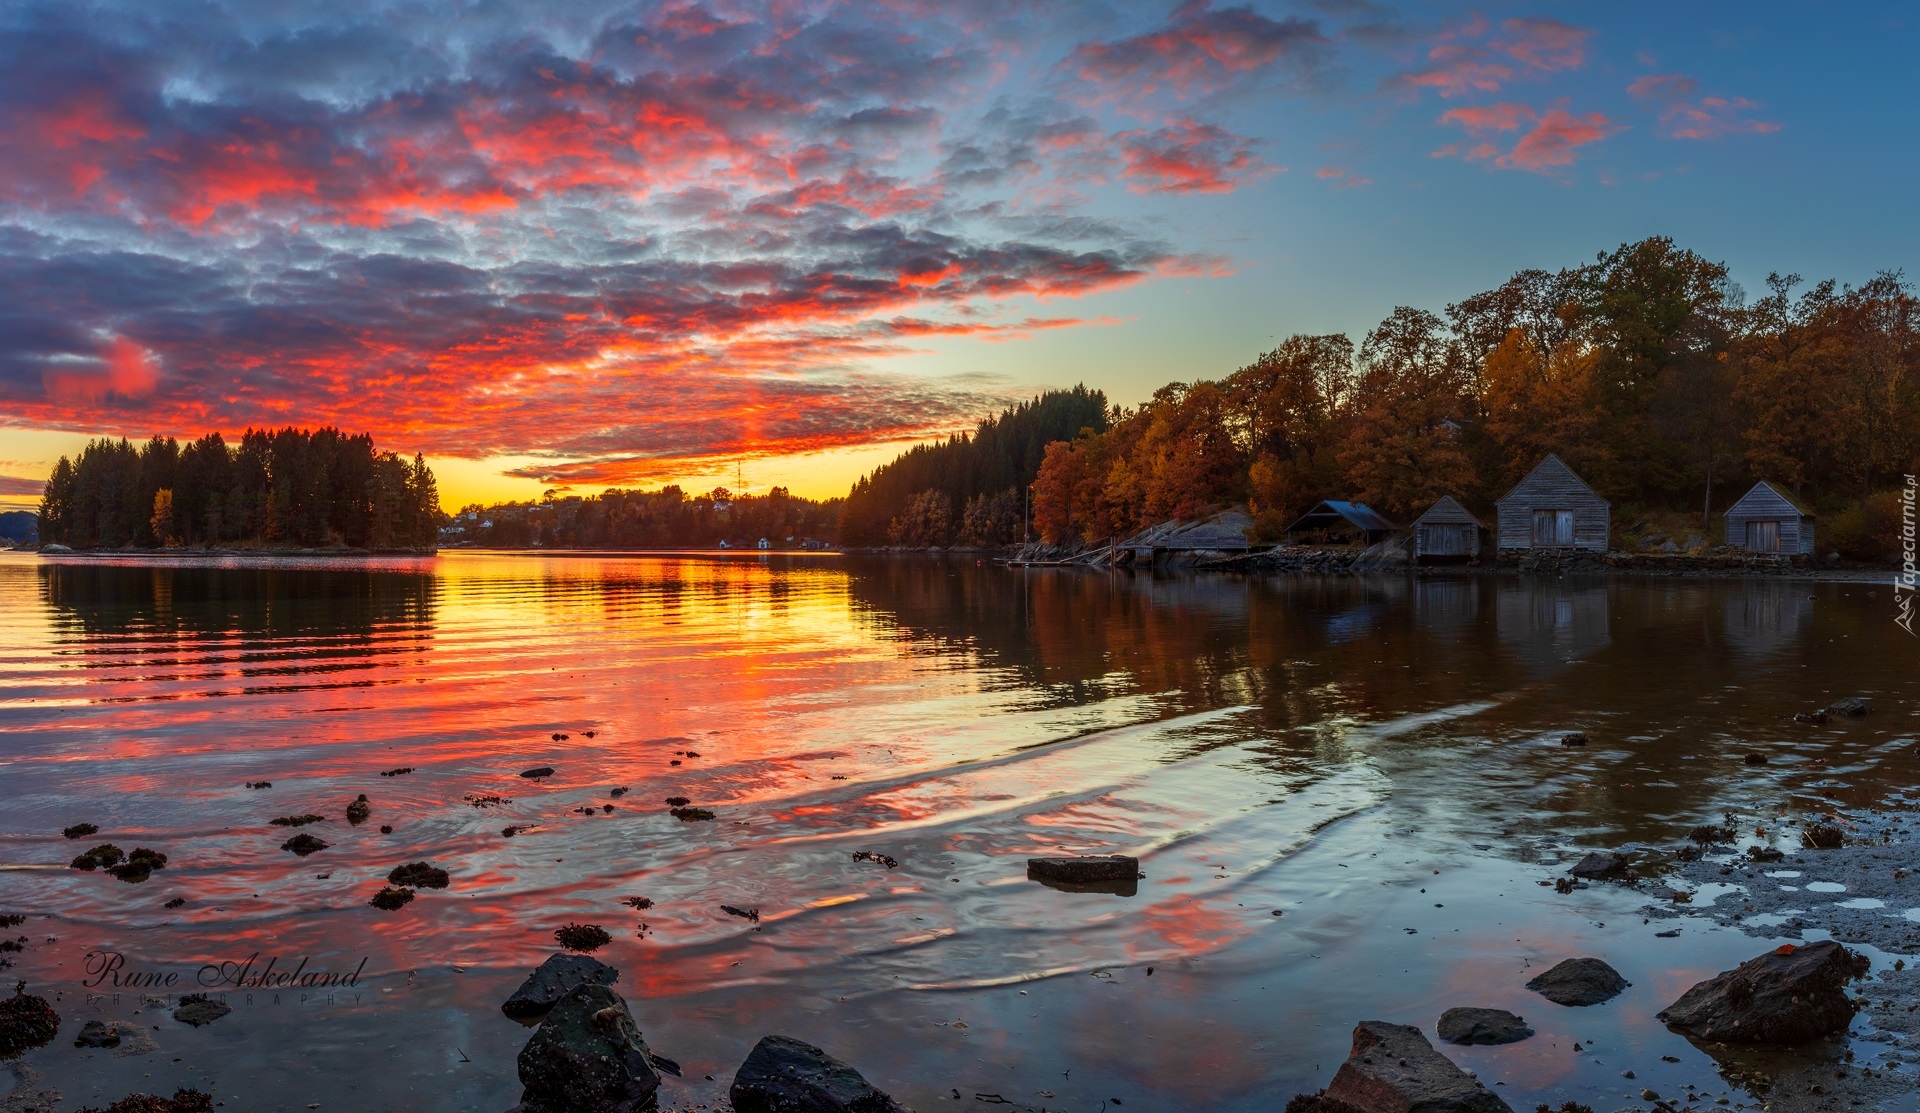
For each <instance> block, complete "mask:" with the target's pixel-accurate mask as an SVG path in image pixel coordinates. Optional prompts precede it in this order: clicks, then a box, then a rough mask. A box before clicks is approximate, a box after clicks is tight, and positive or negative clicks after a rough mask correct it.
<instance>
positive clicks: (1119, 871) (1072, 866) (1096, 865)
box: [1027, 854, 1140, 883]
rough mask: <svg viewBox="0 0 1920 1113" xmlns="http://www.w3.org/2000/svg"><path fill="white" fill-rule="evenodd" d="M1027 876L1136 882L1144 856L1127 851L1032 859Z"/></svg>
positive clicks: (1085, 880)
mask: <svg viewBox="0 0 1920 1113" xmlns="http://www.w3.org/2000/svg"><path fill="white" fill-rule="evenodd" d="M1027 876H1028V877H1030V878H1033V879H1035V880H1044V881H1066V882H1080V883H1084V882H1089V881H1133V880H1137V879H1138V878H1139V877H1140V859H1138V858H1130V857H1127V856H1126V855H1124V854H1104V855H1085V856H1082V857H1078V858H1029V859H1027Z"/></svg>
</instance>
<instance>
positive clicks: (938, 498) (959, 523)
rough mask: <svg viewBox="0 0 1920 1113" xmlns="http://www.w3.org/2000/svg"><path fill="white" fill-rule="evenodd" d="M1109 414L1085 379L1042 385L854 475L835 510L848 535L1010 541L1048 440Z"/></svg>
mask: <svg viewBox="0 0 1920 1113" xmlns="http://www.w3.org/2000/svg"><path fill="white" fill-rule="evenodd" d="M1108 420H1109V411H1108V407H1107V396H1106V395H1105V394H1102V393H1101V392H1100V391H1097V390H1088V389H1087V388H1086V387H1085V386H1076V387H1074V388H1073V389H1071V390H1055V391H1048V392H1047V393H1045V394H1042V395H1040V396H1038V397H1036V398H1033V399H1031V400H1029V401H1026V402H1022V403H1020V404H1019V405H1016V406H1014V407H1013V408H1011V409H1008V410H1005V411H1002V412H1001V413H1000V414H998V415H997V416H992V415H990V416H988V417H987V418H986V419H984V420H983V421H981V422H980V424H979V425H978V426H977V427H976V428H975V429H974V431H973V432H972V433H970V434H969V433H959V434H956V435H954V436H953V437H950V438H948V439H947V440H945V441H941V442H936V443H933V444H922V445H915V446H914V447H912V448H910V449H908V450H907V451H906V452H904V453H901V454H900V456H899V457H897V458H896V459H894V460H893V461H892V462H891V463H887V464H883V465H881V466H880V467H878V468H875V469H874V472H873V474H872V475H870V476H866V477H863V478H862V479H861V480H860V481H859V482H857V483H855V484H854V485H853V490H852V491H851V492H850V493H849V494H848V495H847V500H846V509H845V511H844V512H843V513H842V515H841V518H840V538H841V540H842V541H844V542H845V543H846V544H848V545H910V546H927V545H949V544H963V545H1006V544H1015V543H1018V542H1019V541H1020V539H1021V536H1022V533H1023V530H1024V529H1025V527H1026V524H1027V517H1026V515H1027V513H1028V507H1027V506H1026V505H1025V492H1026V488H1027V485H1028V484H1030V483H1032V482H1033V481H1034V478H1035V477H1036V476H1037V475H1038V474H1039V472H1040V465H1041V462H1042V461H1043V460H1044V459H1045V458H1046V454H1047V446H1048V445H1050V444H1053V443H1055V442H1059V441H1070V440H1073V439H1074V438H1076V437H1078V436H1080V435H1081V434H1082V433H1088V434H1099V433H1102V432H1104V431H1105V430H1106V428H1107V423H1108Z"/></svg>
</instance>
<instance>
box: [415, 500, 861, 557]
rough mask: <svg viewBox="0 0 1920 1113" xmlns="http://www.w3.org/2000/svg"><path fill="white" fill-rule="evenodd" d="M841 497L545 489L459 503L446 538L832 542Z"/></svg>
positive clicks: (521, 542)
mask: <svg viewBox="0 0 1920 1113" xmlns="http://www.w3.org/2000/svg"><path fill="white" fill-rule="evenodd" d="M841 502H842V500H840V499H829V500H827V501H825V502H816V501H814V500H812V499H805V498H797V497H795V496H793V495H790V494H788V493H787V489H786V488H784V487H775V488H773V489H772V490H770V491H768V492H767V493H766V494H764V495H745V494H742V495H736V494H734V493H732V492H731V491H729V490H727V488H725V487H716V488H714V489H713V490H712V491H709V492H707V493H706V494H699V495H688V494H687V493H686V492H685V491H683V490H681V489H680V488H679V487H678V486H669V487H664V488H662V489H660V490H658V491H630V490H622V489H620V488H613V489H610V490H607V491H605V492H602V493H601V494H598V495H589V496H578V495H569V496H562V495H560V494H558V493H557V492H554V491H549V492H547V493H546V495H545V496H544V497H543V498H542V499H540V500H539V501H537V502H535V501H527V502H507V503H497V504H494V505H491V506H482V505H479V504H474V505H471V506H466V507H462V508H461V511H460V513H459V514H457V515H455V516H454V519H453V523H452V526H451V528H450V530H449V531H448V532H449V538H448V539H449V541H450V542H452V543H456V544H470V545H476V546H481V547H485V548H499V549H522V548H529V547H539V548H552V549H679V548H712V547H714V546H717V545H719V544H720V542H722V541H725V542H727V543H728V544H730V545H732V546H734V547H736V548H754V547H756V546H758V544H759V543H760V541H761V540H762V539H765V540H766V541H767V543H768V545H769V547H771V548H779V549H787V548H798V547H801V546H802V545H804V544H805V543H806V542H808V541H816V542H831V541H832V540H833V538H834V535H835V533H836V532H837V526H838V523H839V519H840V506H841Z"/></svg>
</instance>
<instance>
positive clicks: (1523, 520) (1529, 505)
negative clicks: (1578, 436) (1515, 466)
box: [1495, 453, 1613, 553]
mask: <svg viewBox="0 0 1920 1113" xmlns="http://www.w3.org/2000/svg"><path fill="white" fill-rule="evenodd" d="M1495 506H1496V507H1497V508H1498V513H1499V546H1500V548H1501V549H1591V550H1593V551H1594V552H1600V553H1603V552H1606V550H1607V534H1608V532H1609V529H1610V527H1611V524H1612V523H1611V517H1612V512H1613V504H1612V503H1610V502H1608V501H1607V500H1606V499H1603V498H1601V497H1600V496H1599V495H1597V494H1595V493H1594V490H1593V488H1591V487H1589V486H1587V485H1586V483H1585V482H1584V481H1583V480H1582V479H1581V478H1580V477H1579V476H1577V475H1575V474H1573V469H1572V468H1570V467H1568V466H1567V465H1566V464H1565V463H1564V462H1562V461H1561V459H1560V457H1558V456H1555V455H1553V454H1551V453H1549V454H1548V455H1547V458H1546V459H1544V460H1542V461H1540V462H1539V463H1538V464H1536V465H1534V469H1533V470H1532V471H1530V472H1528V473H1527V477H1526V478H1525V479H1522V480H1521V481H1520V482H1519V483H1518V484H1516V485H1515V486H1514V488H1513V490H1511V491H1508V492H1507V493H1506V495H1505V496H1504V497H1502V498H1501V499H1500V501H1499V502H1498V503H1496V504H1495Z"/></svg>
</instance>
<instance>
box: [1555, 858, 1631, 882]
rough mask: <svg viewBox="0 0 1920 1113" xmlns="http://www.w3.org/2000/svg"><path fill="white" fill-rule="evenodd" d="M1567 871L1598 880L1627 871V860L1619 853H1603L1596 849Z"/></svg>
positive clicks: (1576, 875) (1574, 874)
mask: <svg viewBox="0 0 1920 1113" xmlns="http://www.w3.org/2000/svg"><path fill="white" fill-rule="evenodd" d="M1567 872H1568V873H1570V874H1572V875H1573V876H1575V877H1584V878H1586V879H1588V880H1589V881H1597V880H1599V879H1601V878H1603V877H1618V876H1620V875H1621V874H1623V873H1625V872H1627V860H1626V859H1625V858H1622V857H1620V855H1618V854H1603V853H1600V852H1599V851H1595V852H1594V853H1592V854H1589V855H1587V856H1586V857H1585V858H1582V859H1580V860H1579V861H1578V862H1575V863H1574V864H1573V868H1572V869H1570V870H1568V871H1567Z"/></svg>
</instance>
